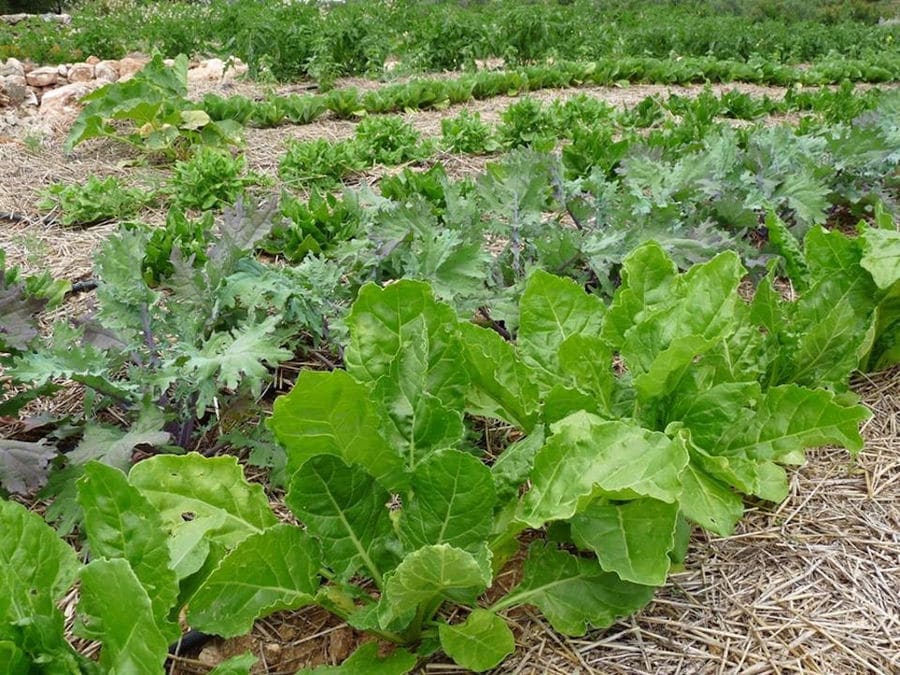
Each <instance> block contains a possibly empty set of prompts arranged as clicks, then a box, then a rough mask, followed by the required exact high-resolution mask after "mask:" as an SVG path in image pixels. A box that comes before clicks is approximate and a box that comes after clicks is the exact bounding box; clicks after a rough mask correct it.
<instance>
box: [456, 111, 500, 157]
mask: <svg viewBox="0 0 900 675" xmlns="http://www.w3.org/2000/svg"><path fill="white" fill-rule="evenodd" d="M441 135H442V141H443V145H444V147H445V148H447V150H449V151H450V152H459V153H465V154H470V155H482V154H486V153H489V152H495V151H497V150H499V149H500V143H499V142H498V141H497V139H496V138H494V132H493V129H491V127H490V126H488V125H487V124H485V123H484V122H482V121H481V115H480V114H479V113H477V112H476V113H469V111H467V110H462V111H460V113H459V115H457V116H456V117H445V118H444V119H442V120H441Z"/></svg>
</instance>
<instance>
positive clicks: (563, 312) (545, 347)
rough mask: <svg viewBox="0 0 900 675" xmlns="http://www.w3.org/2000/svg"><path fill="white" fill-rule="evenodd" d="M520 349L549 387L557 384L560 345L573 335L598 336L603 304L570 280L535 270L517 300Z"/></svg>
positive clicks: (604, 311)
mask: <svg viewBox="0 0 900 675" xmlns="http://www.w3.org/2000/svg"><path fill="white" fill-rule="evenodd" d="M519 311H520V316H519V322H520V323H519V336H518V346H519V352H520V353H521V354H522V360H523V361H525V363H527V364H528V365H530V366H532V367H534V368H535V369H537V373H538V377H540V379H541V382H542V384H543V385H544V386H545V387H546V388H547V389H549V388H550V387H552V386H553V385H554V384H557V383H560V377H559V348H560V346H561V345H562V343H563V342H565V340H566V339H567V338H569V337H571V336H572V335H586V336H599V335H600V329H601V326H602V325H603V316H604V314H605V313H606V306H605V305H604V304H603V302H602V301H601V300H600V298H598V297H597V296H595V295H588V294H587V293H586V292H585V291H584V289H583V288H581V287H580V286H579V285H578V284H576V283H575V282H574V281H572V280H570V279H563V278H561V277H556V276H554V275H552V274H548V273H547V272H543V271H541V270H536V271H535V272H534V273H533V274H532V275H531V277H530V278H529V280H528V285H527V286H526V288H525V292H524V293H523V294H522V300H521V301H520V303H519Z"/></svg>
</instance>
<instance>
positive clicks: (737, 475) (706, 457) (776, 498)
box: [691, 448, 789, 502]
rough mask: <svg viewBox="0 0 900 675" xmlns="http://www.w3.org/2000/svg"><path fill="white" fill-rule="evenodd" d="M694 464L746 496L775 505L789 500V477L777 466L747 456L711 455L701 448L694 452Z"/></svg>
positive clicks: (692, 451)
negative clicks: (786, 499) (752, 496)
mask: <svg viewBox="0 0 900 675" xmlns="http://www.w3.org/2000/svg"><path fill="white" fill-rule="evenodd" d="M691 461H692V462H693V463H694V464H695V465H696V466H697V467H700V468H702V469H703V471H705V472H706V473H707V474H709V475H710V476H712V477H713V478H717V479H718V480H720V481H722V482H724V483H727V484H728V485H731V486H732V487H735V488H737V489H738V490H740V491H741V492H743V493H744V494H748V495H755V496H757V497H759V498H760V499H767V500H769V501H772V502H780V501H782V500H783V499H784V498H785V497H787V496H788V491H789V488H788V479H787V473H785V470H784V469H782V468H781V467H780V466H778V465H777V464H775V463H774V462H769V461H762V460H758V459H750V458H748V457H745V456H743V455H728V456H723V455H710V454H708V453H706V452H704V451H703V450H702V449H700V448H692V449H691Z"/></svg>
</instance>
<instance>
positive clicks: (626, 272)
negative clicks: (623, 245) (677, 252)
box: [602, 241, 678, 348]
mask: <svg viewBox="0 0 900 675" xmlns="http://www.w3.org/2000/svg"><path fill="white" fill-rule="evenodd" d="M621 276H622V284H621V285H620V286H619V288H618V289H616V293H615V295H614V296H613V301H612V304H610V307H609V311H608V312H607V314H606V320H605V321H604V324H603V332H602V337H603V339H604V340H605V341H606V342H607V343H608V344H610V345H611V346H613V347H614V348H620V347H621V346H622V344H624V342H625V333H626V332H627V331H628V329H629V328H631V327H632V326H633V325H634V324H635V322H636V320H637V318H638V316H639V315H640V314H641V312H643V311H645V310H646V309H649V308H652V307H653V306H654V305H657V304H660V303H663V302H665V301H667V300H669V299H670V298H671V295H672V293H673V291H674V288H675V285H676V281H677V279H678V268H677V267H676V266H675V263H674V262H673V261H672V259H671V258H670V257H669V256H668V255H667V254H666V252H665V251H664V250H663V248H662V247H661V246H660V245H659V244H657V243H656V242H654V241H650V242H647V243H646V244H642V245H641V246H639V247H638V248H636V249H635V250H634V251H633V252H632V253H630V254H629V255H628V257H626V258H625V260H624V261H623V263H622V272H621Z"/></svg>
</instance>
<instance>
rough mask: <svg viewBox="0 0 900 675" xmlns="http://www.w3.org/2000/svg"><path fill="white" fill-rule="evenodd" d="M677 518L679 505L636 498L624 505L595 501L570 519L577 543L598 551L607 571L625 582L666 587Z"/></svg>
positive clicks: (601, 563) (599, 558)
mask: <svg viewBox="0 0 900 675" xmlns="http://www.w3.org/2000/svg"><path fill="white" fill-rule="evenodd" d="M677 520H678V505H677V504H666V503H665V502H661V501H658V500H656V499H636V500H634V501H630V502H625V503H621V504H617V503H604V502H602V501H599V500H598V501H595V502H593V503H592V504H591V505H590V506H588V508H587V509H585V510H584V511H582V512H580V513H578V514H576V515H575V516H574V517H573V518H572V520H571V521H570V522H571V524H572V537H573V540H574V541H575V543H576V544H577V545H578V546H579V547H581V548H587V549H590V550H592V551H594V553H596V554H597V559H598V560H599V561H600V566H601V567H602V568H603V569H604V570H606V571H607V572H615V573H616V574H618V575H619V577H620V578H621V579H624V580H625V581H632V582H634V583H636V584H643V585H645V586H662V585H663V584H664V583H666V577H667V576H668V573H669V564H670V560H669V552H670V551H671V550H672V548H673V547H674V545H675V538H674V537H675V529H676V527H677Z"/></svg>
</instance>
